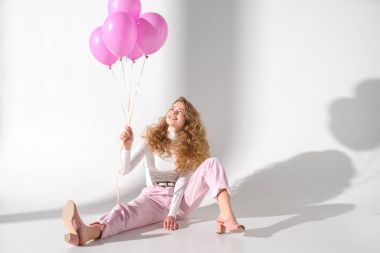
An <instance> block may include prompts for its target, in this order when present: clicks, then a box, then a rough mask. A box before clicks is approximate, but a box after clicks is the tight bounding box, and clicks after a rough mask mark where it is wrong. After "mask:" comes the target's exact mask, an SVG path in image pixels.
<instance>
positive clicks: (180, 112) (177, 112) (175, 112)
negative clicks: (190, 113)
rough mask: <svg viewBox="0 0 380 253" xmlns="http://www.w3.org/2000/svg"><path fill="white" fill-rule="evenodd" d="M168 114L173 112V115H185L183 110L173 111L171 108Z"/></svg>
mask: <svg viewBox="0 0 380 253" xmlns="http://www.w3.org/2000/svg"><path fill="white" fill-rule="evenodd" d="M169 112H174V114H175V115H177V114H180V115H185V110H183V109H177V110H175V109H174V108H173V107H171V108H170V109H169Z"/></svg>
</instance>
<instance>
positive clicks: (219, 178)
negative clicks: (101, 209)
mask: <svg viewBox="0 0 380 253" xmlns="http://www.w3.org/2000/svg"><path fill="white" fill-rule="evenodd" d="M209 189H210V190H211V192H212V195H213V197H214V199H216V197H217V195H218V193H219V191H220V190H222V189H226V190H227V191H228V193H229V194H230V195H231V192H230V189H229V186H228V181H227V177H226V173H225V171H224V168H223V166H222V164H221V163H220V162H219V161H218V159H216V158H208V159H207V160H205V161H204V162H203V163H202V164H201V165H200V166H199V167H198V169H197V170H195V171H194V173H193V174H192V175H191V177H190V179H189V181H188V183H187V184H186V187H185V191H184V195H183V198H182V201H181V203H180V206H179V209H178V212H177V219H179V220H180V219H184V218H186V217H187V216H188V215H189V214H190V213H191V212H192V211H193V210H195V209H196V208H197V207H198V206H199V204H200V203H201V201H202V199H203V197H204V196H205V195H206V193H207V191H208V190H209ZM173 190H174V188H173V187H166V188H165V187H161V186H148V187H144V188H143V190H142V192H141V193H140V195H139V196H138V197H137V198H136V199H134V200H132V201H130V202H128V203H120V204H118V205H116V206H115V207H114V208H113V209H112V210H111V211H110V212H109V213H108V214H105V215H103V216H102V217H100V218H99V219H98V220H96V221H95V222H93V223H92V224H94V223H100V224H104V225H105V227H104V230H103V232H102V235H101V237H100V238H106V237H109V236H112V235H114V234H117V233H120V232H123V231H126V230H130V229H134V228H138V227H143V226H146V225H150V224H153V223H157V222H162V221H163V220H164V218H165V217H166V216H167V214H168V212H169V208H170V204H171V199H172V195H173Z"/></svg>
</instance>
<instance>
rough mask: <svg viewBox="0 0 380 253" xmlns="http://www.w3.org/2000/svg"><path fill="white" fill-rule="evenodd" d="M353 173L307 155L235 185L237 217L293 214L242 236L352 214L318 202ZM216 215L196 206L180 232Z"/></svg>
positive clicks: (345, 207)
mask: <svg viewBox="0 0 380 253" xmlns="http://www.w3.org/2000/svg"><path fill="white" fill-rule="evenodd" d="M354 174H355V172H354V168H353V166H352V164H351V161H350V159H349V158H348V157H347V156H346V155H345V154H344V153H342V152H340V151H335V150H328V151H320V152H307V153H303V154H300V155H297V156H295V157H292V158H290V159H288V160H286V161H283V162H279V163H276V164H273V165H272V166H269V167H267V168H264V169H261V170H259V171H258V172H255V173H253V174H251V175H249V176H247V177H245V178H244V179H242V180H240V181H238V182H237V183H236V184H235V185H234V186H232V187H231V191H232V199H231V200H232V204H233V207H234V211H235V214H236V216H237V217H238V218H254V217H271V216H281V215H293V217H291V218H288V219H285V220H283V221H281V222H278V223H276V224H273V225H271V226H269V227H264V228H248V227H247V228H246V229H247V230H246V232H245V236H248V237H268V236H271V235H273V234H275V233H277V232H279V231H281V230H284V229H287V228H290V227H294V226H296V225H300V224H303V223H307V222H313V221H321V220H324V219H327V218H331V217H334V216H338V215H342V214H345V213H347V212H349V211H351V210H353V209H354V205H352V204H347V203H342V204H323V202H325V201H327V200H330V199H333V198H334V197H336V196H338V195H340V194H341V193H343V192H344V190H345V189H347V188H348V187H349V186H350V181H351V179H352V178H353V176H354ZM136 194H137V193H136ZM321 203H322V204H321ZM108 204H110V203H108V202H102V203H99V204H97V205H92V206H84V207H81V208H80V213H81V214H86V213H91V212H94V211H98V210H99V209H102V208H104V207H105V206H106V205H108ZM111 206H112V204H111ZM104 210H110V209H102V211H103V212H104ZM60 212H61V210H50V211H49V210H47V211H40V212H32V213H25V214H15V215H2V216H0V223H5V222H17V221H26V220H38V219H46V218H57V217H59V216H60ZM217 215H218V207H217V205H216V204H212V205H209V206H204V207H200V208H198V209H197V210H196V211H195V212H194V213H193V214H192V215H191V216H190V217H191V218H192V219H186V220H184V221H181V228H186V227H189V226H191V225H192V224H194V223H199V222H205V221H210V220H214V219H215V217H216V216H217ZM158 227H161V224H160V223H157V224H154V225H151V226H147V227H143V228H139V229H134V230H133V231H127V232H125V233H122V234H120V235H117V236H115V237H112V238H110V239H105V240H106V241H103V240H100V241H97V242H94V244H102V243H105V242H115V241H123V240H137V239H145V238H151V237H156V236H164V235H166V234H159V235H142V233H145V232H147V231H151V230H154V229H156V228H158Z"/></svg>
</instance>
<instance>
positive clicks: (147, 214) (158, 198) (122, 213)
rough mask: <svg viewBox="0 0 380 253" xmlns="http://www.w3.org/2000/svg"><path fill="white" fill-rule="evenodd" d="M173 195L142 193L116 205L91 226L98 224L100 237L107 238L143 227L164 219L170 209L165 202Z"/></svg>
mask: <svg viewBox="0 0 380 253" xmlns="http://www.w3.org/2000/svg"><path fill="white" fill-rule="evenodd" d="M170 198H171V196H169V195H167V196H165V195H150V194H149V192H148V193H147V194H145V193H142V194H141V195H140V196H139V197H138V198H136V199H135V200H133V201H131V202H128V203H127V204H125V203H120V204H118V205H116V206H115V207H114V208H113V209H112V210H111V211H110V212H109V213H108V214H105V215H103V216H102V217H100V218H99V219H98V220H96V221H95V222H92V223H91V225H90V226H98V228H100V229H101V230H102V231H101V234H100V236H99V237H98V238H106V237H109V236H112V235H114V234H118V233H120V232H123V231H126V230H130V229H134V228H138V227H143V226H146V225H150V224H153V223H157V222H160V221H162V220H163V219H164V218H165V216H166V214H167V212H168V210H167V204H163V203H165V202H170Z"/></svg>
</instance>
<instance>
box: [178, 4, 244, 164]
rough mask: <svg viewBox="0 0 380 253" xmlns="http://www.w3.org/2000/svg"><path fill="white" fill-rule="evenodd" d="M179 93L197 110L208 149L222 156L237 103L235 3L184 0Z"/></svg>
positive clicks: (229, 140)
mask: <svg viewBox="0 0 380 253" xmlns="http://www.w3.org/2000/svg"><path fill="white" fill-rule="evenodd" d="M184 8H185V13H186V14H185V15H186V17H185V20H184V29H186V32H185V33H184V41H185V43H186V45H185V51H184V53H183V55H181V58H182V59H183V66H182V67H183V72H182V76H183V78H184V81H183V82H182V84H183V87H181V91H183V95H184V96H185V97H188V98H189V100H190V101H192V102H193V103H194V105H195V106H196V108H197V109H198V110H199V111H200V113H201V115H202V119H203V121H204V123H205V125H206V128H207V130H209V131H208V132H207V136H208V139H209V141H210V144H211V145H210V147H211V152H212V154H213V155H214V156H217V157H219V158H223V156H224V155H225V154H226V152H228V151H227V150H226V147H228V146H229V144H230V143H231V136H230V135H226V134H225V133H226V131H230V130H231V129H234V121H235V119H234V117H233V115H234V107H235V106H236V104H237V101H236V95H235V89H234V82H235V76H236V75H237V73H236V72H237V68H236V66H237V64H236V59H235V55H236V53H237V50H238V49H237V48H236V45H235V37H236V36H235V35H236V25H237V24H236V20H237V18H238V16H237V7H236V3H235V2H234V1H231V0H207V1H204V0H191V1H184Z"/></svg>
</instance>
